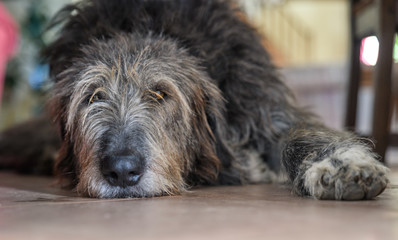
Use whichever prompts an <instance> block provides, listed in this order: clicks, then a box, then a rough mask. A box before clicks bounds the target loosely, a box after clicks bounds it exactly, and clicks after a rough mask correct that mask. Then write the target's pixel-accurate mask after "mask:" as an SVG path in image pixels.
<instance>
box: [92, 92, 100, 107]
mask: <svg viewBox="0 0 398 240" xmlns="http://www.w3.org/2000/svg"><path fill="white" fill-rule="evenodd" d="M99 100H101V98H100V96H99V94H98V93H96V94H94V95H92V96H91V97H90V100H89V104H92V103H95V102H98V101H99Z"/></svg>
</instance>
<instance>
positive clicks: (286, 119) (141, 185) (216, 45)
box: [45, 0, 388, 200]
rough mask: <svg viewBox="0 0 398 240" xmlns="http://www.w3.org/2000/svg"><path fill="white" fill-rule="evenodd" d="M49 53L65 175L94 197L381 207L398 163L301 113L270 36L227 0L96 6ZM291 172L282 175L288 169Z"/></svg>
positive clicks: (77, 14)
mask: <svg viewBox="0 0 398 240" xmlns="http://www.w3.org/2000/svg"><path fill="white" fill-rule="evenodd" d="M56 22H62V23H63V24H64V25H63V27H62V29H61V31H60V35H59V37H58V39H56V40H55V41H54V42H53V43H52V44H51V45H50V46H48V48H47V49H46V50H45V56H46V57H47V59H48V61H49V63H50V67H51V73H50V75H51V77H52V79H53V81H54V87H53V90H52V93H53V94H52V99H51V100H50V103H49V104H50V108H51V112H52V116H53V120H54V122H55V124H56V125H57V127H58V129H59V132H60V135H61V138H62V143H61V147H60V151H59V154H58V158H57V160H56V164H55V171H56V174H57V176H58V177H59V178H61V179H63V180H66V181H67V182H69V183H70V184H71V185H72V186H74V187H75V189H76V190H77V192H78V193H79V194H81V195H84V196H90V197H99V198H115V197H151V196H159V195H166V194H178V193H181V192H182V191H184V190H186V189H187V188H189V187H190V186H193V185H197V184H211V185H214V184H247V183H261V182H272V181H274V180H275V179H276V175H277V173H278V172H280V171H286V172H287V176H288V177H289V179H290V181H291V183H292V188H293V191H294V192H295V193H297V194H299V195H310V196H314V197H315V198H318V199H336V200H354V199H371V198H374V197H375V196H377V195H379V194H380V193H381V192H382V191H383V190H384V189H385V187H386V185H387V182H388V180H387V178H386V172H387V168H386V167H384V166H383V165H382V164H381V163H379V162H378V161H377V159H376V158H377V157H376V155H375V154H374V153H373V152H372V151H371V149H370V148H369V147H368V146H367V144H366V141H365V140H363V139H360V138H358V137H356V136H354V135H352V134H350V133H348V132H338V131H334V130H331V129H328V128H327V127H325V126H324V125H322V124H321V123H319V122H318V121H317V120H316V118H314V117H313V116H312V115H311V114H309V113H307V112H306V111H304V110H302V109H300V108H298V107H296V106H294V100H293V97H292V94H291V93H290V91H289V90H288V89H287V88H286V86H285V85H284V84H283V83H282V82H281V81H280V77H279V76H278V74H277V72H276V70H275V68H274V66H273V65H272V63H271V60H270V58H269V55H268V53H267V52H266V50H265V49H264V48H263V46H262V44H261V39H260V37H259V36H258V34H257V33H256V32H255V31H254V30H253V29H252V28H251V27H250V26H248V24H247V23H246V22H245V21H243V20H242V17H241V14H240V13H239V11H238V10H236V9H234V7H233V6H231V4H229V3H228V2H227V1H223V0H212V1H210V0H173V1H172V0H117V1H115V0H114V1H109V0H88V1H83V2H80V3H77V4H74V5H69V6H67V7H66V8H64V10H63V11H61V12H60V13H59V15H58V18H57V19H56ZM281 169H282V170H281Z"/></svg>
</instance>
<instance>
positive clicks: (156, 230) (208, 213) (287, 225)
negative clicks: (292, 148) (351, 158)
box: [0, 171, 398, 240]
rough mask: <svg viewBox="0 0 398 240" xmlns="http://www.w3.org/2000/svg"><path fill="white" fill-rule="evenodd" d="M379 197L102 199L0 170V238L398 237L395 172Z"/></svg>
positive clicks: (217, 193) (266, 191)
mask: <svg viewBox="0 0 398 240" xmlns="http://www.w3.org/2000/svg"><path fill="white" fill-rule="evenodd" d="M390 179H391V184H390V185H389V187H388V189H387V190H386V191H385V192H384V193H383V194H382V195H381V196H379V197H378V198H377V199H375V200H372V201H360V202H335V201H317V200H313V199H310V198H300V197H296V196H294V195H292V194H291V193H290V191H289V188H288V187H287V186H283V185H252V186H234V187H209V188H200V189H194V190H192V191H190V192H187V193H185V194H183V195H181V196H173V197H158V198H150V199H113V200H100V199H88V198H79V197H76V196H74V194H73V193H71V192H69V191H63V190H60V189H58V188H56V187H52V186H51V183H52V181H53V179H51V178H41V177H29V176H18V175H14V174H11V173H0V239H1V240H19V239H21V240H25V239H29V240H35V239H57V240H58V239H96V240H100V239H107V240H109V239H118V240H119V239H228V240H230V239H322V240H325V239H398V171H393V172H392V173H391V178H390Z"/></svg>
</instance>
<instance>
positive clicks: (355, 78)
mask: <svg viewBox="0 0 398 240" xmlns="http://www.w3.org/2000/svg"><path fill="white" fill-rule="evenodd" d="M352 38H353V40H352V41H351V56H350V58H351V59H350V62H351V63H350V68H349V69H350V70H349V71H350V72H349V80H348V91H347V100H346V101H347V104H346V106H347V108H346V113H345V127H346V128H347V129H348V130H350V131H355V127H356V118H357V105H358V91H359V87H360V73H361V72H360V71H361V70H360V62H359V55H360V49H361V42H360V41H358V40H356V39H354V36H353V37H352Z"/></svg>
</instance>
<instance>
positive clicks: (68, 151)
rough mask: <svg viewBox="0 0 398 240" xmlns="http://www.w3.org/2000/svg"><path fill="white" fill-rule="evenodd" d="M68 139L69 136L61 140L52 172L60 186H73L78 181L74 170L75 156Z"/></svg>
mask: <svg viewBox="0 0 398 240" xmlns="http://www.w3.org/2000/svg"><path fill="white" fill-rule="evenodd" d="M69 139H70V138H69V137H65V140H64V141H62V144H61V148H60V150H59V152H58V156H57V159H56V161H55V164H54V173H55V176H56V177H57V180H58V183H59V184H60V185H61V186H62V187H66V188H73V187H75V186H76V184H77V183H78V178H77V175H78V174H77V172H76V169H77V168H76V166H75V159H76V157H75V155H74V152H73V144H71V143H70V140H69Z"/></svg>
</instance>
